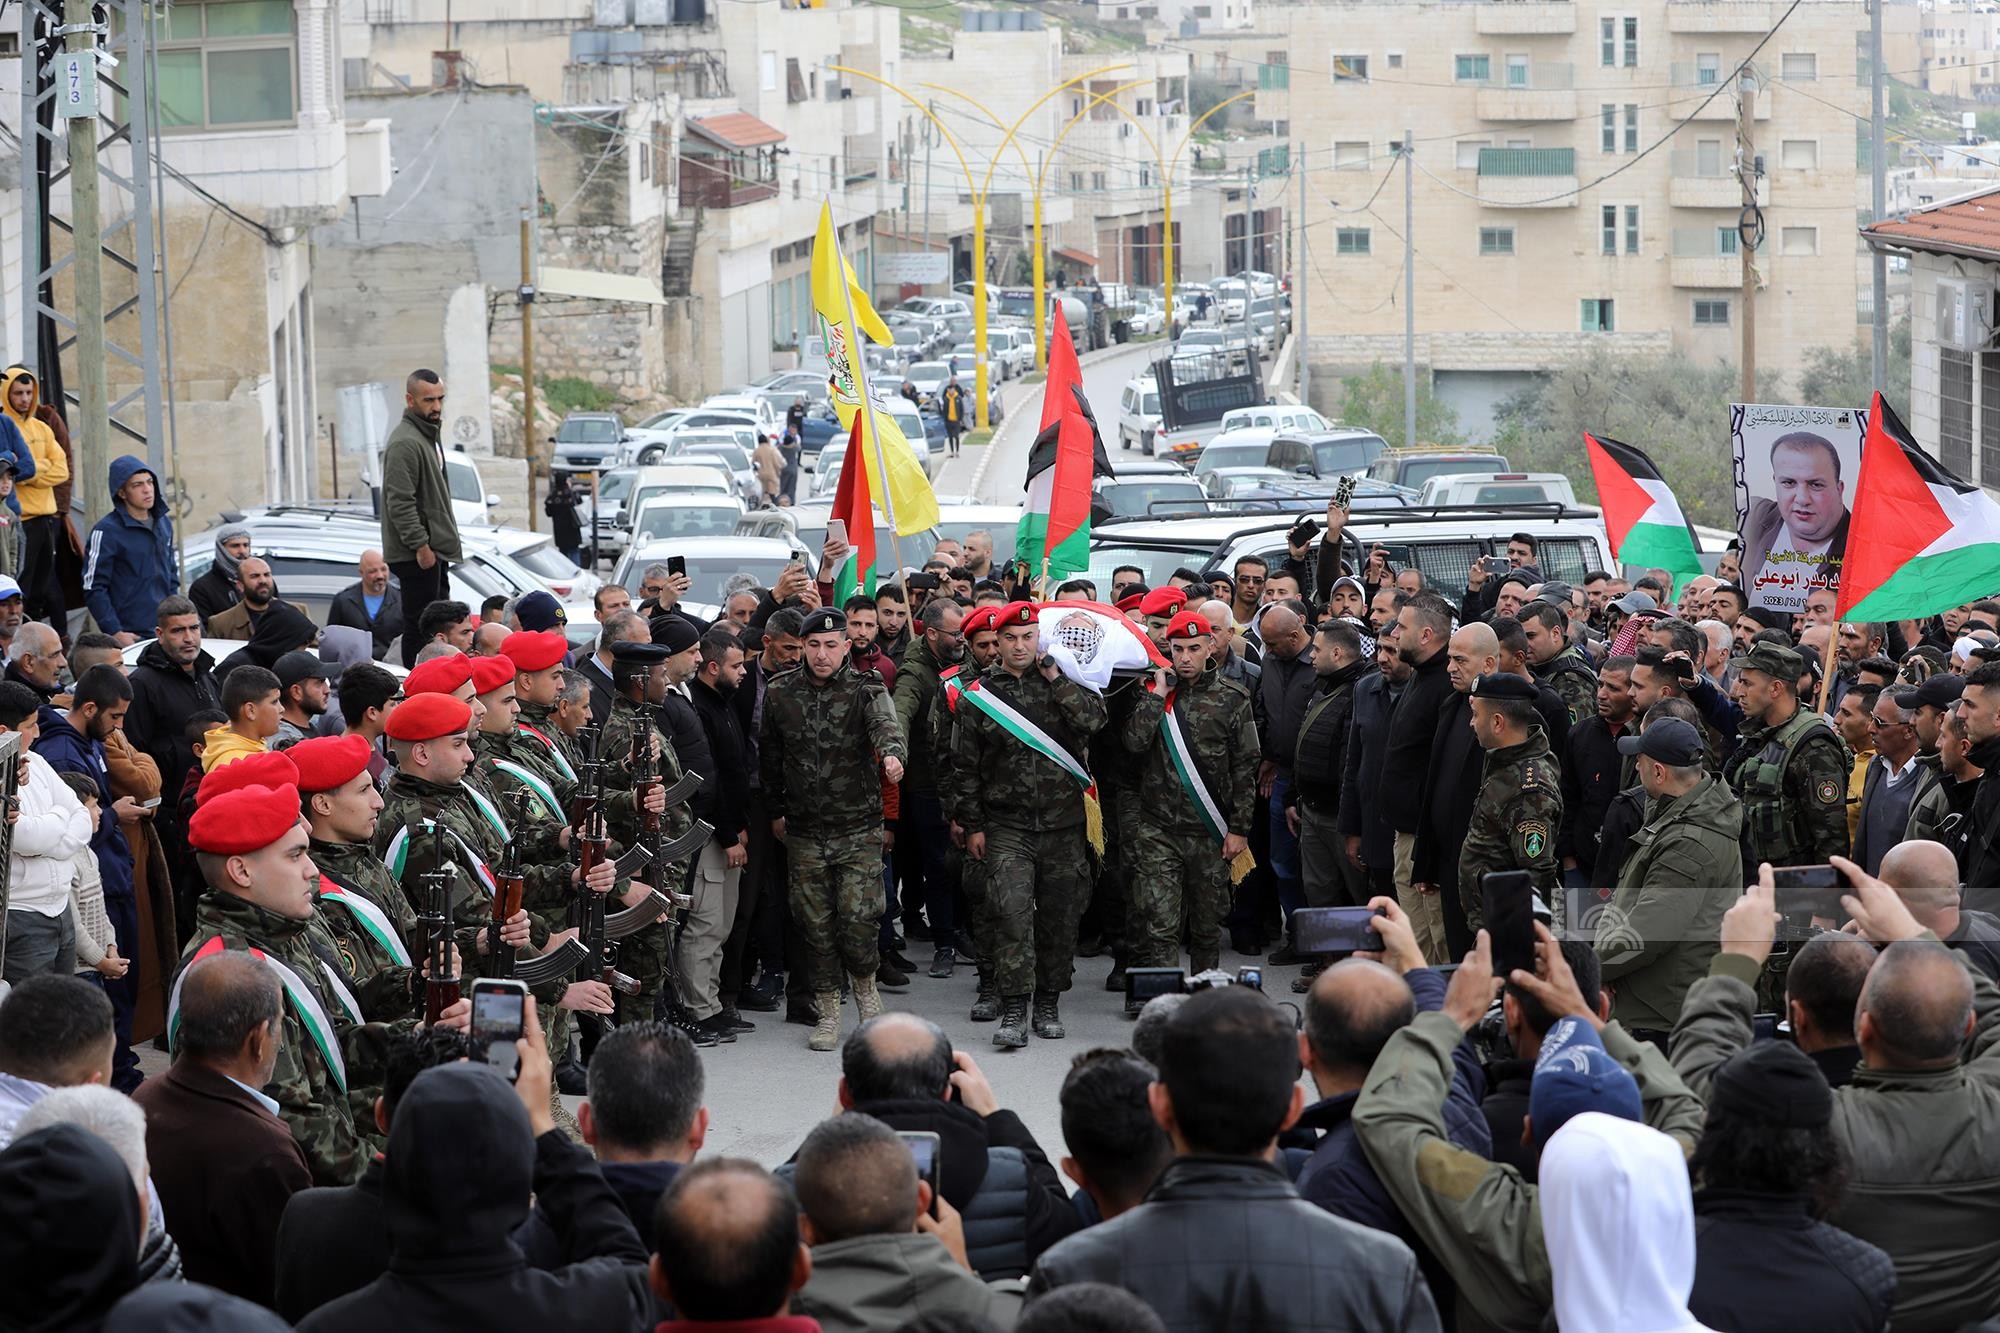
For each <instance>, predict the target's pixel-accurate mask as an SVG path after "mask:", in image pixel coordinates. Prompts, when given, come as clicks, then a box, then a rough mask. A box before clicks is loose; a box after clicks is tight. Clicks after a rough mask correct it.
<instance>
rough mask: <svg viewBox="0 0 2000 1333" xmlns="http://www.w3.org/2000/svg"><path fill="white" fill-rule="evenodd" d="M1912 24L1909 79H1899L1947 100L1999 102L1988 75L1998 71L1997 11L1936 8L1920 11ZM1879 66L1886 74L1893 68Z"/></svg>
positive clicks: (1969, 7) (1961, 6)
mask: <svg viewBox="0 0 2000 1333" xmlns="http://www.w3.org/2000/svg"><path fill="white" fill-rule="evenodd" d="M1918 24H1919V26H1918V30H1917V61H1918V68H1917V70H1916V72H1915V77H1913V76H1912V75H1911V74H1909V73H1902V74H1901V75H1900V77H1902V78H1904V79H1908V80H1910V81H1912V82H1915V83H1919V84H1921V85H1922V86H1923V88H1924V89H1925V90H1927V91H1929V92H1933V93H1940V94H1942V95H1944V96H1947V97H1958V98H1964V99H1966V100H1969V101H1981V102H1990V101H1993V100H1995V99H1996V98H2000V85H1996V81H1995V77H1994V72H1995V70H1996V69H2000V9H1995V8H1994V7H1993V6H1992V5H1991V4H1989V3H1986V2H1985V0H1981V2H1980V3H1978V4H1956V5H1944V4H1940V5H1937V6H1936V7H1934V8H1929V9H1920V10H1919V12H1918ZM1883 63H1884V65H1885V66H1886V67H1887V68H1888V69H1890V70H1891V71H1895V70H1896V68H1897V67H1896V66H1895V65H1893V64H1890V63H1889V62H1888V61H1887V60H1886V59H1885V60H1884V62H1883Z"/></svg>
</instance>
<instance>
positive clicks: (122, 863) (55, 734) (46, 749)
mask: <svg viewBox="0 0 2000 1333" xmlns="http://www.w3.org/2000/svg"><path fill="white" fill-rule="evenodd" d="M39 717H40V718H41V724H42V734H41V736H40V737H39V738H37V739H36V741H35V744H34V747H33V748H34V751H35V753H36V754H38V755H40V756H41V757H42V758H44V759H46V760H48V761H49V767H50V768H53V769H55V770H56V771H57V772H58V773H81V774H82V775H83V776H85V777H87V778H89V779H90V780H91V781H92V782H95V783H96V784H97V833H96V836H94V837H92V838H91V840H90V848H91V850H92V851H94V852H96V853H97V870H98V874H99V875H101V876H102V877H103V880H104V896H105V897H106V898H107V899H124V900H126V901H128V902H129V901H130V900H131V898H132V845H131V844H130V843H129V842H127V841H126V840H125V828H124V826H123V825H122V824H120V823H119V822H118V812H117V811H116V810H113V809H112V808H111V803H112V799H113V798H112V795H111V769H110V768H109V766H107V765H106V764H105V762H104V742H103V741H94V740H91V739H90V738H89V737H88V736H85V735H84V734H83V733H82V732H80V731H78V730H77V729H76V728H75V727H74V726H72V725H70V720H69V718H68V717H66V716H65V715H64V714H63V713H62V711H61V710H60V709H57V708H53V707H51V706H49V705H48V704H43V705H42V708H41V712H40V714H39Z"/></svg>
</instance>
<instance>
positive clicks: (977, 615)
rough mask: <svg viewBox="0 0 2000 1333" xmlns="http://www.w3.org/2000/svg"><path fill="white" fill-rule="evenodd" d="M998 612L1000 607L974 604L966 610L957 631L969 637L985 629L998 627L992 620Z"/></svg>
mask: <svg viewBox="0 0 2000 1333" xmlns="http://www.w3.org/2000/svg"><path fill="white" fill-rule="evenodd" d="M999 614H1000V608H999V607H997V606H975V607H974V608H972V610H970V611H967V612H966V613H965V619H964V620H963V621H961V622H959V626H958V632H959V633H960V634H963V635H965V636H966V637H967V638H971V637H972V636H973V635H975V634H980V633H983V632H985V631H986V630H990V629H998V628H999V626H997V625H995V624H994V623H993V622H994V619H995V617H997V616H998V615H999Z"/></svg>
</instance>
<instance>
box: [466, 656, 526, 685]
mask: <svg viewBox="0 0 2000 1333" xmlns="http://www.w3.org/2000/svg"><path fill="white" fill-rule="evenodd" d="M471 661H472V692H473V693H474V694H491V693H493V691H495V690H497V689H499V688H500V687H501V686H502V685H512V684H513V683H514V677H515V676H516V675H518V674H519V669H518V668H517V667H516V666H515V665H514V659H513V658H511V657H507V656H504V655H503V656H500V657H475V658H472V659H471Z"/></svg>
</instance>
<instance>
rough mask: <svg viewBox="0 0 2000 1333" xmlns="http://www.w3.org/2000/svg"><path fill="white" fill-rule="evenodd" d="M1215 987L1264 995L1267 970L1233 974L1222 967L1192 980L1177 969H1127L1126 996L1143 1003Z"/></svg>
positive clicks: (1243, 970)
mask: <svg viewBox="0 0 2000 1333" xmlns="http://www.w3.org/2000/svg"><path fill="white" fill-rule="evenodd" d="M1216 986H1249V987H1251V988H1252V989H1254V990H1256V991H1258V992H1259V993H1262V991H1263V989H1264V969H1263V968H1261V967H1239V968H1237V969H1236V971H1235V972H1234V973H1230V972H1225V971H1223V970H1222V969H1221V968H1219V967H1214V968H1210V969H1209V970H1208V971H1206V972H1197V973H1195V974H1194V975H1193V976H1189V975H1188V974H1187V973H1185V972H1183V971H1181V969H1179V968H1178V967H1128V968H1126V969H1125V996H1126V998H1127V999H1131V1000H1139V1001H1141V1002H1143V1001H1146V1000H1150V999H1152V998H1153V997H1154V996H1156V995H1192V994H1194V993H1195V992H1196V991H1204V990H1210V989H1212V988H1214V987H1216Z"/></svg>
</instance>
